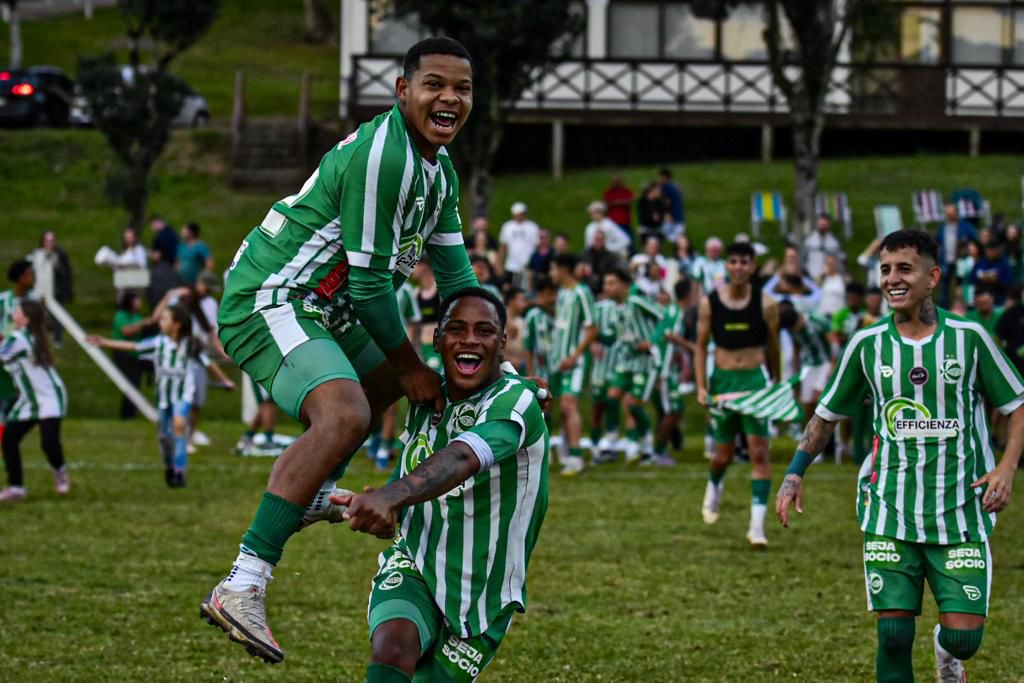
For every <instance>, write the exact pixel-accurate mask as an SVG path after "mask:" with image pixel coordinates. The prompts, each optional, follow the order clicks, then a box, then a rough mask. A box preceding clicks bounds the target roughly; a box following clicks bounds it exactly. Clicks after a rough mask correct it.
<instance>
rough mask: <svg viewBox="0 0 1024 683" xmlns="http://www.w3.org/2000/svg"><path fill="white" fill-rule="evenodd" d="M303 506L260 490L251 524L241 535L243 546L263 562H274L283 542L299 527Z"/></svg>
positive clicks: (276, 560)
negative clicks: (243, 534) (261, 496)
mask: <svg viewBox="0 0 1024 683" xmlns="http://www.w3.org/2000/svg"><path fill="white" fill-rule="evenodd" d="M305 512H306V508H304V507H302V506H301V505H296V504H295V503H293V502H291V501H289V500H285V499H284V498H281V497H280V496H275V495H274V494H273V493H270V492H269V491H267V492H265V493H264V494H263V499H262V500H261V501H260V506H259V508H258V509H257V510H256V517H255V518H253V520H252V526H250V527H249V530H248V531H246V532H245V536H243V537H242V547H243V548H244V549H245V551H246V552H249V553H251V554H253V555H255V556H256V557H258V558H260V559H261V560H263V561H265V562H269V563H270V564H272V565H276V564H277V563H278V562H279V561H280V560H281V553H282V552H284V544H285V543H287V542H288V539H289V538H291V536H292V534H294V533H295V531H296V530H297V529H298V528H299V522H301V521H302V515H304V514H305Z"/></svg>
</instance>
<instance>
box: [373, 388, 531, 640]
mask: <svg viewBox="0 0 1024 683" xmlns="http://www.w3.org/2000/svg"><path fill="white" fill-rule="evenodd" d="M452 441H462V442H464V443H466V444H468V445H469V446H470V448H472V449H473V452H474V453H476V455H477V458H478V459H479V460H480V471H479V472H478V473H477V474H475V475H474V476H472V477H470V478H469V479H467V480H466V481H465V482H463V483H462V484H461V485H460V486H458V487H456V488H455V489H452V490H451V491H449V492H448V493H447V494H445V495H443V496H441V497H440V498H437V499H435V500H429V501H426V502H424V503H419V504H417V505H413V506H411V507H409V508H406V509H404V510H402V511H401V514H400V516H399V523H400V528H399V538H398V540H397V543H399V544H400V545H404V546H405V547H404V548H403V550H404V551H405V552H406V553H407V554H408V555H409V556H410V557H412V558H413V559H414V561H415V563H416V568H417V569H419V571H420V573H421V574H422V575H423V579H424V581H425V582H426V584H427V586H428V587H429V589H430V592H431V594H432V595H433V596H434V600H435V602H436V603H437V606H438V608H440V610H441V612H442V613H443V614H444V617H445V620H446V621H447V622H448V624H449V625H450V626H451V628H452V630H453V631H454V632H456V633H458V634H459V636H460V637H462V638H467V637H470V636H474V635H478V634H480V633H483V632H484V631H486V630H487V628H488V626H489V625H490V624H491V623H492V622H493V620H494V619H495V618H497V617H498V616H500V615H501V614H502V613H503V612H505V611H506V610H508V609H510V608H515V609H518V610H519V611H523V610H525V609H526V569H527V565H528V564H529V561H530V554H531V553H532V552H533V547H534V545H535V544H536V542H537V536H538V534H539V533H540V527H541V523H542V522H543V521H544V513H545V511H546V510H547V505H548V430H547V426H546V425H545V424H544V415H543V414H542V413H541V409H540V405H539V404H538V403H537V400H536V398H535V397H534V389H533V387H532V386H531V385H530V384H529V383H527V382H524V381H523V380H522V379H520V378H519V377H517V376H515V375H506V376H503V377H502V378H501V379H499V380H498V381H497V382H495V383H494V384H492V385H490V386H488V387H486V388H484V389H481V390H480V391H478V392H477V393H476V394H474V395H473V396H471V397H469V398H467V399H464V400H462V401H456V402H449V403H448V404H447V405H446V406H445V409H444V412H443V413H440V414H438V413H435V412H434V410H433V409H432V408H431V407H429V406H422V405H416V404H413V405H412V406H411V407H410V409H409V413H408V416H407V417H406V423H405V433H404V434H403V435H402V442H403V444H404V446H403V450H402V455H401V458H400V460H399V464H398V466H397V467H396V470H395V472H394V474H392V479H395V478H397V477H400V476H405V475H407V474H408V473H409V472H411V471H412V470H413V469H415V468H416V466H417V465H419V463H421V462H422V461H423V460H425V459H426V458H428V457H430V456H431V455H433V454H434V453H436V452H437V451H439V450H440V449H442V448H444V447H445V446H447V445H448V444H449V443H451V442H452Z"/></svg>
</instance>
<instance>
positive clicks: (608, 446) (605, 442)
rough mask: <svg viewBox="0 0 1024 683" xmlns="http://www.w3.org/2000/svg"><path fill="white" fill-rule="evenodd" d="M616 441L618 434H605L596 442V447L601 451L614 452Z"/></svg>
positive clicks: (617, 440)
mask: <svg viewBox="0 0 1024 683" xmlns="http://www.w3.org/2000/svg"><path fill="white" fill-rule="evenodd" d="M618 442H619V435H618V434H615V433H612V434H605V435H604V436H602V437H601V440H600V441H598V442H597V449H598V450H599V451H601V452H610V453H613V454H614V451H615V449H616V446H617V445H618Z"/></svg>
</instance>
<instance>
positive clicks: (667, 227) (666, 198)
mask: <svg viewBox="0 0 1024 683" xmlns="http://www.w3.org/2000/svg"><path fill="white" fill-rule="evenodd" d="M658 185H660V186H661V198H662V202H664V207H665V216H664V218H663V220H662V225H663V226H664V228H663V230H664V234H665V238H666V239H669V240H674V239H675V238H676V237H679V235H680V234H681V233H684V232H686V214H685V211H684V207H683V192H682V190H680V189H679V187H678V186H677V185H676V184H675V183H674V182H672V171H670V170H669V169H667V168H663V169H661V170H660V171H658Z"/></svg>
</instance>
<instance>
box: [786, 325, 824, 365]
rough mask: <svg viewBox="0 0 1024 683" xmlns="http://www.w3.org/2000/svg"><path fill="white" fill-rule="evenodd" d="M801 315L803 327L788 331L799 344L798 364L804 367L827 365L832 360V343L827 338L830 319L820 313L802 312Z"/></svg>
mask: <svg viewBox="0 0 1024 683" xmlns="http://www.w3.org/2000/svg"><path fill="white" fill-rule="evenodd" d="M803 317H804V325H803V327H801V328H800V329H799V330H791V331H790V334H792V335H793V341H794V342H796V343H797V344H798V345H799V346H800V365H801V366H803V367H805V368H813V367H816V366H818V365H828V363H829V362H830V361H831V360H832V351H831V349H832V344H831V341H830V340H829V333H830V332H832V321H831V319H829V318H828V317H827V316H824V315H822V314H820V313H804V314H803Z"/></svg>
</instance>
